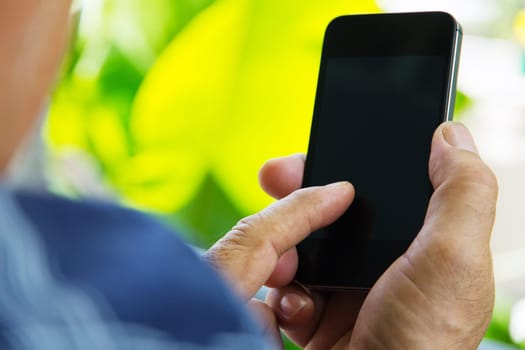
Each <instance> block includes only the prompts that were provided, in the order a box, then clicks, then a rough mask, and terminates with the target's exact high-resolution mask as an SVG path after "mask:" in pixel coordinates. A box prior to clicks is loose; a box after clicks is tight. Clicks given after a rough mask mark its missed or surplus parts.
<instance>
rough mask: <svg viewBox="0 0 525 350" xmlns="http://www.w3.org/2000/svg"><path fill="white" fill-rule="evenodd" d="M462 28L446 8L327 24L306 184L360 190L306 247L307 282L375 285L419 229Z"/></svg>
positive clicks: (302, 277)
mask: <svg viewBox="0 0 525 350" xmlns="http://www.w3.org/2000/svg"><path fill="white" fill-rule="evenodd" d="M461 37H462V30H461V27H460V25H459V24H458V22H457V21H456V20H455V19H454V18H453V17H452V16H451V15H449V14H447V13H443V12H425V13H396V14H371V15H352V16H343V17H338V18H336V19H334V20H333V21H332V22H331V23H330V24H329V25H328V28H327V30H326V33H325V38H324V43H323V51H322V57H321V67H320V73H319V81H318V87H317V94H316V100H315V108H314V115H313V121H312V129H311V134H310V143H309V147H308V154H307V158H306V164H305V170H304V178H303V187H308V186H316V185H325V184H328V183H332V182H336V181H342V180H344V181H350V182H351V183H352V184H353V185H354V187H355V190H356V197H355V199H354V201H353V203H352V204H351V206H350V208H349V209H348V210H347V211H346V213H345V214H343V215H342V217H341V218H339V219H338V220H337V221H336V222H335V223H334V224H332V225H331V226H329V227H326V228H324V229H321V230H318V231H316V232H314V233H312V234H311V235H310V236H309V237H308V238H307V239H306V240H304V241H303V242H301V243H300V244H299V245H298V247H297V250H298V255H299V266H298V271H297V274H296V280H297V282H299V283H300V284H303V285H305V286H307V287H309V288H325V289H369V288H371V287H372V286H373V285H374V283H375V282H376V281H377V279H378V278H379V277H380V276H381V275H382V274H383V272H384V271H385V270H386V269H387V268H388V267H389V266H390V265H391V264H392V263H393V262H394V261H395V260H396V259H397V258H398V257H399V256H401V255H402V254H403V253H404V252H405V251H406V249H407V248H408V246H409V245H410V243H411V242H412V241H413V239H414V238H415V236H416V235H417V233H418V231H419V230H420V228H421V226H422V224H423V220H424V216H425V212H426V209H427V205H428V201H429V198H430V196H431V194H432V191H433V190H432V186H431V184H430V179H429V175H428V160H429V155H430V144H431V140H432V135H433V132H434V130H435V129H436V127H437V126H438V125H439V124H441V123H442V122H443V121H446V120H451V119H452V113H453V110H454V101H455V87H456V77H457V71H458V59H459V52H460V46H461Z"/></svg>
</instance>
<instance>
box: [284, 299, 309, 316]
mask: <svg viewBox="0 0 525 350" xmlns="http://www.w3.org/2000/svg"><path fill="white" fill-rule="evenodd" d="M305 306H306V300H304V298H301V297H300V296H299V295H297V294H287V295H285V296H284V297H282V298H281V303H280V308H281V314H282V316H283V317H284V318H287V319H291V318H292V317H294V316H295V315H297V313H298V312H299V311H301V310H302V309H303V308H304V307H305Z"/></svg>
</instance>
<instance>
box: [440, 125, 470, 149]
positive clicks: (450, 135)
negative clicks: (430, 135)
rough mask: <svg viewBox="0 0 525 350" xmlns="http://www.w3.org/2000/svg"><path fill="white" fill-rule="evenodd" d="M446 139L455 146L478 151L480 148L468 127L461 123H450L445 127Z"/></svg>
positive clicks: (444, 134)
mask: <svg viewBox="0 0 525 350" xmlns="http://www.w3.org/2000/svg"><path fill="white" fill-rule="evenodd" d="M443 136H444V138H445V141H447V142H448V144H450V145H451V146H453V147H456V148H459V149H463V150H467V151H471V152H474V153H478V149H477V147H476V144H475V143H474V140H473V139H472V135H471V134H470V132H469V131H468V129H467V128H466V127H465V126H463V124H460V123H449V124H448V125H447V126H445V128H443Z"/></svg>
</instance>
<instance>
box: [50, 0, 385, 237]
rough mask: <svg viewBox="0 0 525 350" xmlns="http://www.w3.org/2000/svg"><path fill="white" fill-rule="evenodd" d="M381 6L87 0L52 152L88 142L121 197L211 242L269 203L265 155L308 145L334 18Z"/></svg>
mask: <svg viewBox="0 0 525 350" xmlns="http://www.w3.org/2000/svg"><path fill="white" fill-rule="evenodd" d="M375 11H378V8H377V7H376V5H375V4H374V2H373V1H371V0H366V1H359V2H357V1H335V0H330V1H324V2H322V3H320V2H318V1H313V0H310V1H287V2H280V1H276V0H265V1H262V0H250V1H242V2H241V1H233V0H216V1H213V0H196V1H190V0H183V1H181V0H173V1H170V0H155V1H145V0H133V1H129V0H104V1H102V0H99V1H93V0H92V1H90V2H85V5H84V8H83V10H82V13H81V15H80V21H79V26H78V27H79V28H78V33H77V37H76V40H75V41H74V44H73V46H72V49H71V52H70V54H69V60H68V63H67V67H66V69H65V73H64V76H63V78H62V79H61V82H60V85H59V87H58V89H57V91H56V93H55V96H54V99H53V103H52V106H51V116H50V118H49V122H48V125H47V129H46V130H47V132H46V135H47V139H48V141H49V144H50V145H51V148H52V150H53V154H54V155H55V156H59V155H60V154H61V153H63V152H70V150H71V149H72V148H73V149H76V150H77V151H78V150H81V151H83V152H87V153H88V154H90V155H92V156H93V157H94V159H96V161H97V164H98V166H99V167H100V170H101V173H102V174H103V177H104V180H105V181H106V182H107V183H109V184H111V186H112V187H113V188H115V189H116V191H117V193H118V195H119V197H120V199H121V200H122V201H123V202H125V203H128V204H131V205H133V206H137V207H141V208H145V209H150V210H153V211H156V212H160V213H163V215H165V216H166V217H167V218H168V219H169V220H170V221H172V222H174V223H175V224H177V225H178V226H179V227H183V230H184V231H186V232H191V233H195V235H190V238H192V240H193V242H196V243H199V244H200V245H203V246H207V245H209V244H210V243H211V242H213V241H214V240H215V239H216V238H217V237H218V236H220V235H221V234H222V233H223V232H224V231H225V230H227V229H228V228H229V227H230V226H231V225H232V224H233V223H234V222H235V221H236V220H237V219H239V218H240V217H241V216H243V215H247V214H249V213H252V212H254V211H256V210H259V209H261V208H262V207H263V206H265V205H267V204H268V203H269V202H270V201H271V199H270V198H269V197H268V196H267V195H265V194H264V193H263V192H262V190H260V189H259V186H258V183H257V172H258V169H259V168H260V166H261V165H262V164H263V163H264V161H265V160H267V159H269V158H272V157H276V156H282V155H286V154H290V153H296V152H304V151H305V150H306V146H307V139H308V130H309V127H310V118H311V114H312V109H313V100H314V93H315V86H316V79H317V71H318V65H319V58H320V50H321V43H322V35H323V32H324V28H325V27H326V25H327V23H328V22H329V21H330V19H332V18H333V17H336V16H338V15H341V14H347V13H355V12H375ZM54 180H55V181H65V180H64V179H60V178H56V179H54ZM59 187H61V188H64V186H59ZM74 190H75V191H79V192H82V189H74ZM81 194H82V193H81Z"/></svg>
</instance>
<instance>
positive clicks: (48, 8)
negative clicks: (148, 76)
mask: <svg viewBox="0 0 525 350" xmlns="http://www.w3.org/2000/svg"><path fill="white" fill-rule="evenodd" d="M69 7H70V0H52V1H50V0H16V1H1V2H0V82H1V84H0V124H1V125H2V128H0V171H1V170H2V169H4V168H5V167H6V165H7V163H8V162H9V160H10V159H11V157H12V156H13V154H14V153H15V150H16V148H17V146H18V145H19V144H20V143H21V142H22V140H23V138H24V136H25V135H26V133H27V132H28V131H29V130H30V128H31V126H32V125H33V123H34V121H35V119H36V118H37V117H38V116H39V114H40V111H41V109H42V107H43V103H44V100H45V97H46V96H47V95H48V93H49V89H50V87H51V84H52V82H53V80H54V78H55V75H56V72H57V68H58V66H59V64H60V61H61V58H62V55H63V51H64V46H65V42H66V37H67V35H68V31H67V27H68V22H69Z"/></svg>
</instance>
